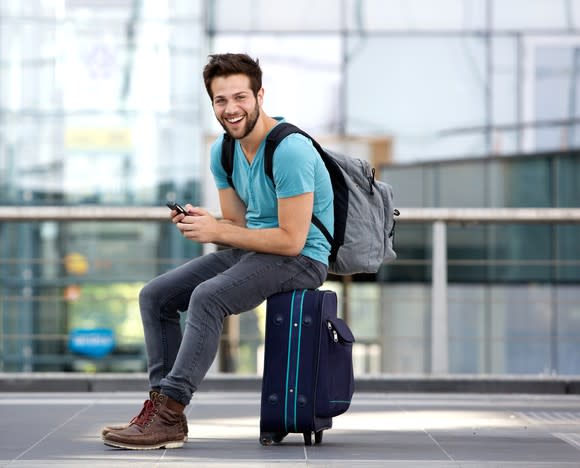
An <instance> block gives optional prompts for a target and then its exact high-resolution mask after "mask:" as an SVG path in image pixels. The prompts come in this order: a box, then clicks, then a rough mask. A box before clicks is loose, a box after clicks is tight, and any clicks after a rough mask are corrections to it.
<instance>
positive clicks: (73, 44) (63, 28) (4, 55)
mask: <svg viewBox="0 0 580 468" xmlns="http://www.w3.org/2000/svg"><path fill="white" fill-rule="evenodd" d="M579 27H580V0H569V1H564V2H554V1H552V0H510V1H499V0H438V1H437V2H433V1H432V0H409V1H406V2H400V1H398V0H381V1H379V0H343V1H340V2H336V1H335V0H315V1H312V0H309V1H306V0H297V1H294V2H293V3H292V5H281V4H279V3H278V2H258V1H255V0H238V1H232V0H214V1H210V0H207V1H202V0H29V1H28V0H27V1H20V0H0V205H3V206H12V207H17V206H20V205H27V206H34V207H37V209H39V210H41V209H42V208H43V207H44V206H49V205H57V206H73V205H74V206H84V205H87V206H94V205H99V206H101V205H102V206H131V207H134V208H135V210H146V209H148V208H149V207H152V206H163V205H164V203H165V201H167V200H169V199H171V200H177V201H181V202H191V203H193V204H203V205H204V206H206V207H208V208H210V209H213V210H217V208H218V205H217V195H216V192H215V189H214V188H213V182H212V180H211V176H210V175H209V170H208V164H207V163H208V162H207V149H208V146H209V144H210V143H211V142H212V141H213V139H214V138H215V136H216V135H217V134H219V132H220V131H221V129H220V127H219V125H218V124H217V123H216V122H215V119H214V118H213V115H212V113H211V108H210V105H209V101H208V98H207V96H206V94H205V90H204V87H203V83H202V81H201V69H202V68H203V66H204V64H205V61H206V58H207V55H208V54H210V53H214V52H225V51H244V52H248V53H249V54H250V55H252V56H254V57H258V58H259V59H260V63H261V65H262V67H263V69H264V87H265V90H266V94H265V109H266V111H267V112H268V113H269V114H270V115H283V116H285V117H286V118H287V119H288V120H290V121H292V122H293V123H296V124H297V125H300V126H301V127H303V128H304V129H305V130H307V131H308V132H309V133H311V134H313V135H316V136H319V137H320V138H321V139H322V140H325V139H329V140H332V141H333V145H334V146H335V147H337V148H336V149H345V148H346V147H348V144H347V143H345V141H347V142H348V141H352V140H356V141H358V142H363V143H362V145H363V146H365V145H366V147H367V149H368V147H370V145H371V144H370V143H369V142H372V141H375V140H376V139H381V138H382V139H388V140H389V141H390V142H392V151H391V152H390V153H389V157H388V159H389V161H384V162H390V163H391V164H384V165H383V166H382V167H381V175H382V177H383V179H385V180H388V181H389V182H390V183H391V184H392V185H393V186H394V188H395V194H396V202H397V205H398V206H399V207H401V210H402V211H403V212H404V207H465V208H475V207H488V208H494V207H578V206H579V202H580V193H579V188H578V187H580V180H579V178H580V174H579V164H580V163H579V155H578V152H577V150H576V148H578V147H579V145H580V79H579V78H578V70H579V67H580V53H579V52H578V51H579V50H580V33H579V32H578V31H579ZM578 234H579V233H578V226H577V225H521V224H513V225H512V224H502V225H481V224H480V225H466V226H449V227H448V257H449V265H448V275H449V324H448V328H449V349H450V353H449V355H450V362H449V371H450V372H452V373H538V372H540V373H544V372H545V373H554V372H555V373H561V374H570V373H580V358H578V356H579V355H580V353H579V351H580V324H579V321H580V292H579V290H580V281H579V276H580V275H579V273H578V272H579V271H580V268H579V264H578V262H579V261H580V250H579V248H578V242H577V239H578ZM430 236H431V230H430V226H427V225H408V224H405V223H404V222H400V223H399V225H398V229H397V234H396V246H397V250H398V252H399V260H397V262H396V263H394V264H391V265H388V266H385V267H384V268H383V269H382V270H381V272H380V273H379V274H378V275H377V276H376V277H374V276H373V277H370V278H369V277H364V278H354V279H353V281H352V282H351V283H347V282H338V281H329V282H328V284H327V285H325V287H328V288H333V289H336V290H337V291H338V292H340V293H344V292H345V290H346V289H347V288H348V294H342V295H341V297H342V298H343V301H342V303H341V308H342V309H343V310H342V311H341V312H342V313H345V314H347V315H348V318H349V321H350V323H351V325H352V328H353V330H354V332H355V335H356V337H357V348H356V350H355V354H356V356H355V358H356V366H357V372H360V373H380V372H393V373H422V372H430V371H431V368H430V352H431V351H430V350H431V343H430V331H429V330H430V326H431V324H430V320H431V315H430V314H431V312H430V310H431V304H430V301H431V298H430V283H431V280H432V278H431V276H430V275H431V268H430V261H431V250H430V249H431V239H430ZM202 250H203V249H202V246H199V245H196V244H192V243H187V242H184V241H183V239H182V238H181V237H180V236H179V235H178V234H177V232H175V230H174V229H172V226H171V225H168V223H154V222H147V223H135V222H126V223H120V222H114V223H113V222H96V221H95V222H82V223H81V222H41V223H39V222H35V220H34V219H31V220H30V221H29V222H25V223H24V222H21V223H16V222H9V221H3V220H0V371H46V370H84V371H87V370H88V371H94V370H113V371H117V370H143V369H144V356H143V345H142V331H141V325H140V318H139V311H138V304H137V296H138V291H139V289H140V288H141V286H142V285H143V284H144V282H146V281H148V280H149V279H150V278H152V277H153V276H155V275H157V274H159V273H161V272H163V271H166V270H167V269H168V268H171V267H173V266H175V265H178V264H180V263H182V262H184V261H186V260H187V259H188V258H191V257H193V256H196V255H199V254H201V253H202ZM347 285H348V286H347ZM263 316H264V311H263V310H262V309H261V308H259V309H258V310H256V311H253V312H250V313H247V314H243V315H241V316H239V317H232V318H231V319H229V320H228V325H227V326H226V327H227V328H228V330H229V331H228V334H225V335H224V342H225V344H226V345H227V346H228V347H229V349H230V351H231V352H230V353H229V354H228V355H227V356H224V355H221V356H220V358H219V359H218V361H217V362H216V368H217V369H222V370H233V371H237V372H258V371H259V370H260V365H261V364H260V362H261V360H260V356H261V355H260V353H261V343H262V336H263ZM90 330H112V331H113V332H114V340H115V341H114V346H113V348H112V350H111V351H110V352H109V353H108V354H107V355H106V356H104V357H99V358H96V357H95V356H92V355H90V354H87V351H86V350H85V351H84V352H82V350H81V351H79V349H78V348H75V346H74V343H73V339H74V337H75V333H77V332H82V331H90ZM103 336H105V335H103ZM101 339H102V340H104V338H103V337H101ZM97 341H98V340H97Z"/></svg>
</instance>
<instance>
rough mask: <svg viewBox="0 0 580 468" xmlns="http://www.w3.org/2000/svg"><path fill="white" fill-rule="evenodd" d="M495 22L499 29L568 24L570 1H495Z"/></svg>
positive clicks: (551, 26)
mask: <svg viewBox="0 0 580 468" xmlns="http://www.w3.org/2000/svg"><path fill="white" fill-rule="evenodd" d="M492 3H493V24H494V27H495V28H497V29H499V30H503V29H505V30H514V29H530V28H536V29H541V30H546V29H552V28H566V27H567V26H568V10H567V8H566V6H567V3H569V2H554V1H553V0H510V1H509V2H505V1H493V0H492Z"/></svg>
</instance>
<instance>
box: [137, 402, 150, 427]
mask: <svg viewBox="0 0 580 468" xmlns="http://www.w3.org/2000/svg"><path fill="white" fill-rule="evenodd" d="M154 413H155V404H154V403H153V401H152V400H145V401H144V402H143V408H142V409H141V412H140V413H139V414H138V415H137V416H135V417H134V418H133V419H132V420H131V423H132V424H137V425H138V426H141V427H143V426H145V425H146V424H147V423H149V422H150V421H151V417H152V416H153V414H154Z"/></svg>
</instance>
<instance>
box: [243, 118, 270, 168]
mask: <svg viewBox="0 0 580 468" xmlns="http://www.w3.org/2000/svg"><path fill="white" fill-rule="evenodd" d="M277 123H278V121H277V120H276V119H273V118H272V117H269V116H268V115H266V114H265V113H264V112H263V111H262V112H260V117H259V118H258V121H257V122H256V125H255V126H254V128H253V130H252V131H251V132H250V134H249V135H248V136H246V137H245V138H243V139H241V140H240V145H241V146H242V150H243V151H244V154H245V155H246V158H247V159H248V161H249V162H250V163H251V162H252V161H253V159H254V157H255V156H256V153H257V152H258V148H259V147H260V143H262V140H264V138H266V135H267V134H268V132H269V131H270V130H272V128H274V127H275V126H276V124H277Z"/></svg>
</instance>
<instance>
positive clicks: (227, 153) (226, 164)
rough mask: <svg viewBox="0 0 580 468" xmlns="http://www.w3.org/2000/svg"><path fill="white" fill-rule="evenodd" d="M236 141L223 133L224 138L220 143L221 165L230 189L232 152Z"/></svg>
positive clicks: (232, 164)
mask: <svg viewBox="0 0 580 468" xmlns="http://www.w3.org/2000/svg"><path fill="white" fill-rule="evenodd" d="M235 145H236V140H234V139H233V138H232V137H231V136H229V135H228V134H227V133H224V138H223V141H222V156H221V163H222V167H223V168H224V171H226V176H227V178H228V184H230V187H231V188H233V189H235V187H234V179H233V178H232V174H233V172H234V151H235Z"/></svg>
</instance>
